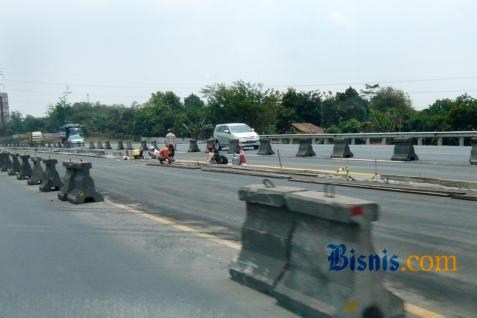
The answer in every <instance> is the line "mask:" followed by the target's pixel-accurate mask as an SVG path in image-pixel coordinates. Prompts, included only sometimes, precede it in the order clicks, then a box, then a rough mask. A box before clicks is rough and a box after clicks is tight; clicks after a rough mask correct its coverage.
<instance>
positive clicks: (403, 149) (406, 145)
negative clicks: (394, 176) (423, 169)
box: [391, 138, 419, 161]
mask: <svg viewBox="0 0 477 318" xmlns="http://www.w3.org/2000/svg"><path fill="white" fill-rule="evenodd" d="M393 143H394V153H393V155H392V157H391V160H393V161H413V160H419V157H418V156H417V155H416V152H415V151H414V146H413V144H412V139H410V138H396V139H394V140H393Z"/></svg>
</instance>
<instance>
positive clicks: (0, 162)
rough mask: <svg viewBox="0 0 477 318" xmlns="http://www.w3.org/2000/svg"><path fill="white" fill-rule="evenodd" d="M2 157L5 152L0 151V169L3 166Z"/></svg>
mask: <svg viewBox="0 0 477 318" xmlns="http://www.w3.org/2000/svg"><path fill="white" fill-rule="evenodd" d="M4 157H5V152H4V151H0V169H2V167H3V161H4Z"/></svg>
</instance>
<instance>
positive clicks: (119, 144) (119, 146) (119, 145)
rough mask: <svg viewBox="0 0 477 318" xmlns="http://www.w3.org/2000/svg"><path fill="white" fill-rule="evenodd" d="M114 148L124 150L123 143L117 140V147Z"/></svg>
mask: <svg viewBox="0 0 477 318" xmlns="http://www.w3.org/2000/svg"><path fill="white" fill-rule="evenodd" d="M116 150H124V144H123V141H122V140H118V147H117V148H116Z"/></svg>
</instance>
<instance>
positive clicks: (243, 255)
mask: <svg viewBox="0 0 477 318" xmlns="http://www.w3.org/2000/svg"><path fill="white" fill-rule="evenodd" d="M296 191H303V189H300V188H294V187H280V188H268V187H266V186H264V185H251V186H245V187H242V188H241V189H240V190H239V198H240V200H242V201H245V202H246V209H247V217H246V219H245V223H244V224H243V226H242V250H241V251H240V254H239V255H238V257H237V258H236V259H235V260H234V261H233V262H232V264H231V266H230V269H229V273H230V276H231V277H232V279H233V280H235V281H238V282H240V283H243V284H245V285H247V286H249V287H251V288H253V289H256V290H260V291H263V292H268V293H270V292H271V291H272V289H273V286H274V285H275V283H276V282H277V280H278V278H279V277H280V276H281V275H282V274H283V270H284V268H285V265H286V263H287V250H288V245H289V240H290V235H291V232H292V229H293V225H294V221H293V215H292V214H291V213H287V211H286V208H285V206H286V201H285V195H286V194H287V193H293V192H296Z"/></svg>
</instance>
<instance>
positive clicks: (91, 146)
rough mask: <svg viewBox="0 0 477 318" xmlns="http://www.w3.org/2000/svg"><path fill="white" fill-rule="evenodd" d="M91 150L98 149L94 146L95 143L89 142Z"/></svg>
mask: <svg viewBox="0 0 477 318" xmlns="http://www.w3.org/2000/svg"><path fill="white" fill-rule="evenodd" d="M89 149H96V146H95V145H94V141H90V142H89Z"/></svg>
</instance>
